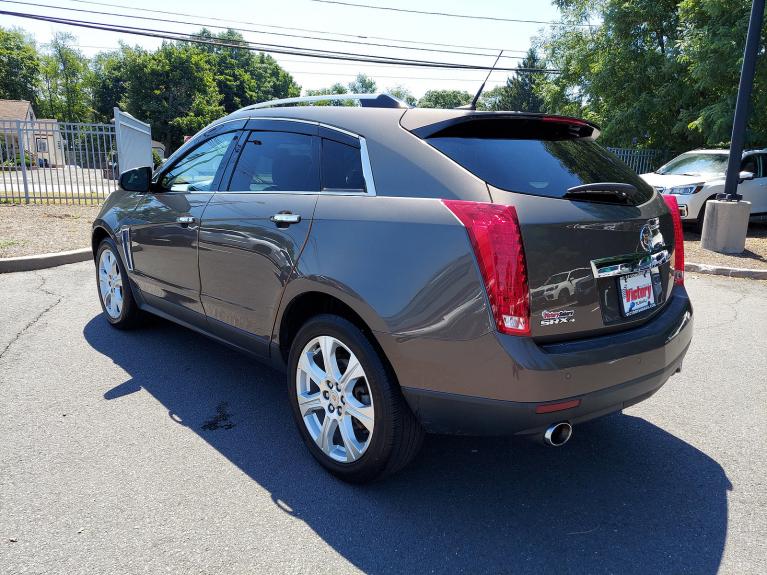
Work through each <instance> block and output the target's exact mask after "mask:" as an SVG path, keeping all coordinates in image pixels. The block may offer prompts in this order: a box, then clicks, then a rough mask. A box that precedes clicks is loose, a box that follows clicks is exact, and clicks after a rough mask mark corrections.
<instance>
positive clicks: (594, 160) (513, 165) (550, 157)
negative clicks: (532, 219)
mask: <svg viewBox="0 0 767 575" xmlns="http://www.w3.org/2000/svg"><path fill="white" fill-rule="evenodd" d="M427 141H428V142H429V143H430V144H431V145H432V146H434V147H435V148H437V149H438V150H439V151H440V152H442V153H443V154H445V155H446V156H448V157H449V158H451V159H453V160H454V161H456V162H458V163H459V164H461V165H462V166H463V167H464V168H466V169H467V170H469V171H470V172H472V173H473V174H475V175H476V176H478V177H480V178H482V179H483V180H485V181H486V182H487V183H489V184H490V185H492V186H495V187H496V188H500V189H502V190H507V191H509V192H518V193H522V194H532V195H535V196H545V197H549V198H561V197H562V196H564V194H565V192H567V189H568V188H571V187H573V186H579V185H581V184H593V183H598V182H620V183H626V184H633V185H634V186H635V187H636V188H637V193H636V194H634V195H633V196H634V197H631V198H630V201H631V203H633V204H635V205H638V204H641V203H644V202H646V201H647V200H649V199H650V198H651V197H652V195H653V190H652V188H651V187H650V186H649V185H647V184H646V183H645V182H644V180H642V179H641V178H640V177H639V176H638V175H637V174H635V173H634V171H633V170H631V168H629V167H628V166H627V165H626V164H625V163H623V162H622V161H621V160H619V159H618V158H617V157H616V156H615V155H613V154H612V153H611V152H608V151H607V150H605V149H604V148H603V147H601V146H600V145H599V144H597V143H596V142H594V141H593V140H590V139H586V138H572V139H534V138H525V139H517V138H498V137H492V138H485V137H453V136H448V137H444V136H439V135H437V136H436V137H431V138H428V139H427Z"/></svg>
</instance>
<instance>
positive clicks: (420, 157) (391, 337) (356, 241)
mask: <svg viewBox="0 0 767 575" xmlns="http://www.w3.org/2000/svg"><path fill="white" fill-rule="evenodd" d="M333 98H334V99H337V98H338V97H337V96H334V97H333ZM353 98H355V99H356V100H358V101H359V104H360V106H356V107H349V106H340V107H333V106H311V105H305V104H307V103H311V102H312V101H313V100H315V99H316V98H309V99H306V98H304V99H299V101H295V100H285V101H275V102H269V103H266V104H259V105H255V106H250V107H247V108H244V109H242V110H240V111H238V112H235V113H233V114H231V115H229V116H227V117H225V118H222V119H221V120H219V121H217V122H214V123H213V124H212V125H210V126H208V127H207V128H205V129H204V130H202V131H201V132H200V133H199V134H197V135H196V136H195V137H193V138H192V139H191V140H190V141H188V142H187V143H186V144H184V146H182V147H181V148H180V149H179V150H178V151H177V152H176V153H175V154H174V155H173V156H172V157H171V158H170V159H169V160H168V161H167V162H166V163H165V164H164V165H163V166H162V167H161V168H159V169H158V170H157V171H156V172H155V173H154V174H152V173H151V170H150V168H148V167H147V168H137V169H134V170H130V171H127V172H125V173H123V174H122V175H121V176H120V189H119V190H117V191H115V192H114V193H113V194H111V195H110V197H109V198H108V200H107V201H106V203H105V205H104V207H103V209H102V210H101V213H100V214H99V216H98V217H97V219H96V220H95V222H94V224H93V252H94V258H95V262H96V268H97V284H98V290H99V295H100V300H101V304H102V306H103V309H104V312H105V316H106V318H107V320H108V321H109V322H110V323H111V324H112V325H114V326H115V327H117V328H127V327H132V326H135V325H136V324H137V323H138V322H139V321H140V320H141V317H142V315H143V314H145V313H151V314H155V315H159V316H161V317H164V318H167V319H170V320H172V321H174V322H177V323H179V324H181V325H184V326H187V327H189V328H191V329H194V330H196V331H199V332H201V333H204V334H206V335H208V336H210V337H212V338H213V339H215V340H217V341H220V342H223V343H226V344H228V345H230V346H233V347H235V348H237V349H240V350H242V351H245V352H247V353H250V354H251V355H253V356H255V357H257V358H259V359H261V360H264V361H267V362H270V363H271V364H272V365H274V366H276V367H278V368H281V369H283V370H285V371H286V372H287V384H288V389H289V396H290V401H291V403H292V409H293V413H294V415H295V420H296V423H297V426H298V429H299V432H300V434H301V436H302V438H303V439H304V441H305V442H306V445H307V446H308V448H309V451H310V452H311V453H312V455H314V457H316V459H317V460H318V461H319V462H320V463H321V464H322V465H323V466H324V467H325V468H327V469H328V470H330V471H331V472H332V473H334V474H335V475H337V476H339V477H341V478H343V479H345V480H348V481H356V482H362V481H368V480H371V479H374V478H377V477H381V476H383V475H386V474H388V473H391V472H394V471H396V470H397V469H399V468H401V467H402V466H404V465H405V464H406V463H407V462H408V461H409V460H410V459H411V458H412V457H413V456H414V455H415V454H416V453H417V451H418V448H419V446H420V443H421V440H422V437H423V433H424V431H428V432H438V433H459V434H520V435H529V436H537V437H540V438H541V439H542V440H544V441H545V442H546V443H548V444H550V445H562V444H564V443H566V442H567V440H568V439H569V437H570V434H571V431H572V427H571V426H572V425H573V424H576V423H579V422H582V421H585V420H588V419H591V418H594V417H598V416H601V415H604V414H608V413H611V412H614V411H618V410H620V409H623V408H624V407H626V406H628V405H631V404H633V403H636V402H638V401H641V400H643V399H645V398H647V397H649V396H651V395H652V394H653V393H655V392H656V391H657V390H658V389H659V388H660V387H661V386H662V385H663V384H664V383H665V382H666V380H667V379H668V378H669V377H670V376H671V375H672V374H673V373H675V372H676V371H678V370H679V369H680V368H681V365H682V360H683V358H684V355H685V353H686V351H687V348H688V346H689V344H690V340H691V337H692V327H693V321H692V308H691V306H690V301H689V299H688V296H687V292H686V291H685V287H684V271H683V270H684V255H683V243H682V233H681V224H680V220H679V212H678V210H677V209H675V207H674V206H669V205H668V204H669V203H673V198H666V199H665V200H664V198H663V197H662V196H661V195H660V194H658V193H657V192H656V191H655V190H653V188H651V187H650V186H649V185H647V184H646V183H645V182H644V181H642V180H641V179H640V178H639V177H638V176H637V175H636V174H634V173H633V172H632V171H631V170H630V169H629V168H628V167H627V166H626V165H625V164H623V163H622V162H621V161H620V160H618V159H617V158H616V157H615V156H613V155H612V154H610V153H609V152H607V151H606V150H605V149H604V148H602V147H600V146H599V145H598V144H597V143H596V142H595V139H596V138H597V136H598V134H599V131H598V128H597V127H596V126H594V125H593V124H590V123H588V122H584V121H582V120H578V119H574V118H567V117H559V116H546V115H536V114H525V113H513V112H494V113H490V112H476V111H473V110H429V109H410V108H408V107H406V106H405V105H403V104H402V103H401V102H399V101H397V100H394V99H393V98H391V97H388V96H353ZM293 104H303V105H293ZM670 207H671V209H669V208H670Z"/></svg>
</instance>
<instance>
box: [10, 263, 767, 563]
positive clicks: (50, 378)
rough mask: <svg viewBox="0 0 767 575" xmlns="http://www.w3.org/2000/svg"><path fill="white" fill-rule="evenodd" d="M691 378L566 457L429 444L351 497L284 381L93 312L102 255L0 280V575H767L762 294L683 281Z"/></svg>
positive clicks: (196, 343) (463, 442) (186, 337)
mask: <svg viewBox="0 0 767 575" xmlns="http://www.w3.org/2000/svg"><path fill="white" fill-rule="evenodd" d="M687 286H688V289H689V291H690V293H691V296H692V298H693V305H694V306H695V312H696V318H695V321H696V327H695V330H696V331H695V335H694V340H693V343H692V346H691V348H690V351H689V354H688V356H687V360H686V362H685V365H684V370H683V371H682V373H681V374H679V375H676V376H674V377H673V378H671V380H670V381H669V382H668V383H667V384H666V386H665V387H664V388H663V389H662V390H661V391H659V392H658V393H657V394H656V395H655V396H653V397H652V398H650V399H649V400H648V401H646V402H643V403H641V404H639V405H636V406H634V407H632V408H630V409H627V410H626V411H625V412H624V413H623V414H621V415H615V416H611V417H608V418H605V419H602V420H598V421H595V422H592V423H588V424H584V425H581V426H578V427H576V428H575V431H574V435H573V439H572V440H571V441H570V443H569V444H568V445H567V446H566V447H564V448H561V449H554V448H548V447H544V446H541V445H537V444H535V443H532V442H528V441H525V440H521V439H508V438H503V439H477V438H455V437H436V436H435V437H429V438H427V440H426V442H425V445H424V448H423V450H422V452H421V454H420V456H419V457H418V459H417V460H416V461H415V462H414V463H413V464H412V465H411V466H410V467H408V468H407V469H406V470H404V471H403V472H401V473H399V474H398V475H396V476H394V477H392V478H390V479H388V480H387V481H384V482H380V483H377V484H373V485H369V486H364V487H355V486H349V485H345V484H343V483H340V482H338V481H337V480H335V479H333V478H332V477H331V476H329V475H327V474H326V473H324V472H323V471H322V470H321V469H320V467H319V466H318V465H317V464H316V463H315V462H314V461H313V460H312V458H311V456H310V455H309V454H308V452H307V451H306V449H305V448H304V446H303V445H302V444H301V442H300V439H299V436H298V433H297V432H296V430H295V429H294V425H293V422H292V419H291V417H290V412H289V408H288V405H287V394H286V389H285V383H284V378H283V376H281V375H279V374H277V373H275V372H273V371H270V370H269V369H267V368H265V367H263V366H261V365H259V364H258V363H256V362H255V361H253V360H251V359H249V358H247V357H244V356H242V355H239V354H237V353H236V352H234V351H231V350H229V349H228V348H225V347H223V346H221V345H218V344H216V343H214V342H212V341H210V340H208V339H206V338H204V337H202V336H199V335H196V334H194V333H192V332H190V331H187V330H185V329H183V328H179V327H176V326H174V325H172V324H170V323H167V322H164V321H160V320H157V321H155V322H152V324H151V325H149V326H148V327H146V328H143V329H140V330H137V331H132V332H120V331H117V330H114V329H112V328H111V327H109V325H108V324H107V322H106V320H105V319H104V318H103V317H102V316H101V310H100V308H99V304H98V301H97V296H96V290H95V277H94V269H93V264H92V263H91V262H84V263H80V264H72V265H68V266H62V267H59V268H54V269H49V270H44V271H40V272H25V273H16V274H4V275H0V573H3V574H5V573H14V574H15V573H64V574H68V575H69V574H76V573H98V574H109V575H112V574H118V573H130V574H133V573H183V574H192V573H210V574H216V575H219V574H226V573H258V574H261V573H353V572H366V573H408V574H411V573H413V574H415V573H472V574H474V573H619V574H625V573H675V574H676V573H694V574H709V573H717V572H719V573H734V574H751V573H753V574H759V573H765V572H767V537H765V533H767V448H766V447H765V441H764V437H765V433H766V432H767V375H765V372H766V366H767V344H766V341H765V340H767V328H765V326H766V325H767V282H756V281H749V280H739V279H731V278H717V277H706V276H695V275H691V274H688V277H687Z"/></svg>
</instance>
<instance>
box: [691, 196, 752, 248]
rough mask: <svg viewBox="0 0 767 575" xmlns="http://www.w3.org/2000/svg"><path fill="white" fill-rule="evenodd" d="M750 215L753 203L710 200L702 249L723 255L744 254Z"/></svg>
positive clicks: (702, 236)
mask: <svg viewBox="0 0 767 575" xmlns="http://www.w3.org/2000/svg"><path fill="white" fill-rule="evenodd" d="M750 215H751V202H725V201H720V200H709V201H708V202H706V216H705V218H704V219H703V234H702V235H701V237H700V245H701V247H702V248H703V249H704V250H711V251H712V252H719V253H722V254H740V253H743V250H744V249H745V247H746V233H747V232H748V217H749V216H750Z"/></svg>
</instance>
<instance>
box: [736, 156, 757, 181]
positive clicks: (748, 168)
mask: <svg viewBox="0 0 767 575" xmlns="http://www.w3.org/2000/svg"><path fill="white" fill-rule="evenodd" d="M740 171H741V172H751V173H752V174H754V177H755V178H761V177H762V174H761V173H760V170H759V163H758V158H757V157H756V156H755V155H751V156H746V157H745V158H743V161H742V162H741V163H740Z"/></svg>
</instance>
